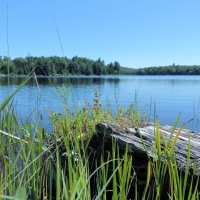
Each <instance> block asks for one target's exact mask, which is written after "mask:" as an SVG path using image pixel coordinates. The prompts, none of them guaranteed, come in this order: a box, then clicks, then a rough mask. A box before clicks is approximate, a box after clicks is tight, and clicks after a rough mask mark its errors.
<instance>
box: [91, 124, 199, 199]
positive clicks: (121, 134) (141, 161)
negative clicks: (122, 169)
mask: <svg viewBox="0 0 200 200" xmlns="http://www.w3.org/2000/svg"><path fill="white" fill-rule="evenodd" d="M172 128H173V127H170V126H160V127H159V130H160V132H161V134H163V136H164V138H165V140H166V142H168V141H169V138H170V135H171V132H172ZM155 129H156V128H155V126H154V124H148V125H147V126H144V127H139V128H136V127H121V126H120V125H119V124H116V123H113V122H110V121H103V122H101V123H99V124H97V125H96V132H97V134H96V135H94V136H93V138H92V139H91V142H90V145H89V146H90V147H91V148H92V149H93V150H94V151H95V150H96V157H98V155H99V156H100V155H101V152H102V151H104V152H112V140H113V138H114V139H115V141H116V142H117V144H118V145H119V149H120V151H121V152H122V154H123V152H124V150H125V148H126V145H127V144H128V148H129V151H130V154H131V155H132V156H133V162H132V165H133V168H134V171H135V173H136V175H137V186H138V192H139V193H140V194H142V193H143V189H144V187H145V184H146V174H147V164H148V157H147V153H146V151H145V149H144V145H143V143H142V140H141V136H142V139H143V141H144V143H145V145H146V148H147V150H148V154H149V155H150V157H151V158H153V157H154V156H155V153H154V143H155V142H154V141H155V138H154V133H155ZM177 131H178V129H175V131H174V134H173V135H172V141H173V140H174V137H175V136H176V133H177ZM189 135H190V165H189V167H190V168H191V169H192V168H193V167H194V163H195V165H196V171H195V174H194V172H193V170H191V171H190V178H189V179H190V180H191V177H193V180H194V179H197V177H198V175H199V172H200V133H197V132H193V131H189V130H186V129H183V130H182V131H181V134H180V136H179V137H178V140H177V142H176V145H175V148H174V152H175V156H176V160H177V165H178V168H179V169H180V171H182V172H183V174H184V171H185V169H186V166H187V154H188V142H189ZM161 141H162V139H161ZM161 146H162V147H163V144H162V142H161ZM105 158H106V156H105ZM163 161H164V158H163ZM112 170H113V169H112V167H111V168H110V172H111V173H112ZM195 177H196V178H195ZM166 181H168V180H166ZM133 184H134V181H133ZM189 184H190V183H189ZM166 187H168V186H167V184H166ZM198 188H199V187H198ZM199 189H200V188H199ZM166 190H167V189H166ZM131 191H134V186H133V188H132V189H131ZM131 196H134V195H131ZM165 197H166V199H168V195H167V193H166V196H165ZM163 199H165V198H164V197H163Z"/></svg>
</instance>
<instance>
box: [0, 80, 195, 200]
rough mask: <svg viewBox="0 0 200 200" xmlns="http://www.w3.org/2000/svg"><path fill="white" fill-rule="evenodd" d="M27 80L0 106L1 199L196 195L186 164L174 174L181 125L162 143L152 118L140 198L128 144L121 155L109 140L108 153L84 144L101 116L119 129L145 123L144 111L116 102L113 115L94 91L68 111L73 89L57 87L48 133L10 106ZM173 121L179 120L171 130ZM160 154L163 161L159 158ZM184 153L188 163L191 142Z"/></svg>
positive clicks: (145, 197)
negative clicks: (150, 150) (56, 104)
mask: <svg viewBox="0 0 200 200" xmlns="http://www.w3.org/2000/svg"><path fill="white" fill-rule="evenodd" d="M29 78H30V77H28V78H26V79H25V80H24V82H23V83H22V84H21V85H20V86H19V88H18V89H17V90H16V91H15V92H14V93H13V94H11V95H10V96H9V97H8V98H7V99H6V100H5V101H4V102H3V103H1V105H0V134H1V135H0V199H15V200H16V199H20V200H23V199H24V200H25V199H31V200H38V199H43V200H44V199H50V200H53V199H56V200H60V199H64V200H65V199H66V200H68V199H69V200H71V199H72V200H73V199H74V200H75V199H85V200H88V199H103V200H106V199H113V200H115V199H120V200H124V199H127V198H129V199H130V198H131V199H145V200H146V199H163V195H165V196H166V194H167V197H168V199H177V200H182V199H199V191H198V187H197V184H198V180H197V181H193V180H192V181H190V180H189V179H188V171H189V165H188V166H187V167H186V172H185V173H184V174H183V173H180V172H179V170H178V166H177V163H176V158H175V155H174V146H175V144H176V140H177V138H178V136H179V135H180V134H181V130H182V128H183V127H184V125H183V126H182V127H180V128H179V130H178V133H177V135H176V137H175V139H174V140H173V141H172V140H170V142H168V143H167V142H166V140H165V138H164V137H163V136H162V134H161V132H160V131H159V123H158V121H156V123H155V141H154V153H155V157H154V158H152V157H150V156H149V154H148V151H147V150H146V152H147V156H149V162H148V167H147V172H146V174H147V180H146V186H145V188H143V194H142V195H141V196H140V195H139V193H138V185H137V174H135V171H134V168H133V167H132V160H133V159H134V157H133V156H132V154H131V153H130V152H129V150H128V146H126V149H125V150H124V152H123V154H121V153H120V151H119V147H118V145H117V143H116V141H115V140H113V141H112V146H111V151H110V152H106V151H104V142H103V143H102V151H101V152H100V154H99V155H98V156H97V155H96V154H95V153H94V152H93V150H91V149H89V142H90V141H91V138H93V136H94V135H95V134H96V132H95V125H96V124H98V123H99V122H101V121H102V120H109V121H113V122H116V123H118V124H120V126H122V127H126V126H132V127H134V126H136V127H138V126H140V125H142V126H144V125H146V124H148V120H147V116H146V113H145V111H144V110H140V109H139V107H138V106H137V104H131V105H130V107H129V108H128V109H125V108H123V107H122V106H118V107H117V111H116V113H115V117H113V116H112V114H111V109H110V104H109V103H108V106H107V108H106V109H102V107H101V103H100V97H101V95H100V93H99V91H98V90H94V99H93V103H92V104H89V103H87V104H86V105H85V107H84V108H79V107H77V106H76V105H75V103H74V111H73V112H72V110H71V108H70V107H69V105H68V101H69V98H68V97H69V95H73V92H72V91H71V90H67V89H66V88H64V87H63V88H58V101H59V100H60V101H61V102H62V103H63V109H64V112H63V113H59V112H50V113H49V119H50V122H49V123H51V124H52V126H53V133H50V134H49V133H47V132H46V130H45V129H44V127H42V125H40V124H39V125H37V126H36V125H34V124H31V123H28V122H27V123H25V124H23V123H22V122H21V121H22V120H21V119H20V116H18V114H17V113H16V110H15V107H14V106H13V104H12V101H11V100H12V97H13V96H14V95H15V94H16V93H17V92H18V91H19V90H20V89H21V87H23V85H24V84H25V83H26V81H28V79H29ZM144 118H145V119H146V120H145V121H144V120H143V119H144ZM177 122H178V119H177V121H176V122H175V124H174V128H175V127H176V125H177ZM173 130H174V129H173ZM172 134H173V131H172ZM141 140H142V137H141ZM161 143H162V144H164V148H161ZM143 144H144V148H145V143H144V142H143ZM73 153H75V154H74V156H73V155H72V154H73ZM66 155H68V156H66ZM69 155H72V156H69ZM163 156H164V157H165V158H166V161H165V162H162V161H161V157H163ZM187 157H188V161H189V159H190V142H189V143H188V155H187ZM166 180H167V182H166ZM189 181H190V182H189ZM166 183H167V185H166ZM188 184H189V185H190V186H189V189H187V187H188ZM166 188H167V189H166ZM186 189H187V190H186ZM186 191H187V192H186ZM130 194H132V195H133V196H131V197H130Z"/></svg>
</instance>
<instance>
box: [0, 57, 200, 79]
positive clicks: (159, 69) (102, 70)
mask: <svg viewBox="0 0 200 200" xmlns="http://www.w3.org/2000/svg"><path fill="white" fill-rule="evenodd" d="M8 66H9V74H11V75H12V74H13V75H28V74H29V73H30V72H31V71H33V70H35V74H36V75H39V76H81V75H86V76H90V75H98V76H100V75H200V65H176V64H175V63H173V64H172V65H169V66H152V67H146V68H139V69H134V68H127V67H123V66H121V65H120V64H119V62H117V61H114V62H111V63H110V64H107V65H106V64H105V62H104V60H101V58H99V59H98V60H95V61H94V60H91V59H88V58H82V57H77V56H75V57H73V58H72V59H68V58H67V57H58V56H50V57H44V56H41V57H34V56H30V55H28V56H27V57H25V58H21V57H19V58H14V59H11V58H9V57H7V56H4V57H2V56H0V76H3V75H6V74H8Z"/></svg>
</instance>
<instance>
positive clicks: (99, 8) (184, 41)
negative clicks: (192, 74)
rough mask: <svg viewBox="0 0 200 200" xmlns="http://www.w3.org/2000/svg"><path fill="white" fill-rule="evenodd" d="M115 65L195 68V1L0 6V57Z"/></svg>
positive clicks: (199, 4)
mask: <svg viewBox="0 0 200 200" xmlns="http://www.w3.org/2000/svg"><path fill="white" fill-rule="evenodd" d="M7 2H8V12H9V17H8V18H9V26H8V30H9V31H8V38H9V40H8V42H9V55H10V57H11V58H12V59H13V58H15V57H25V56H27V55H28V54H30V55H32V56H53V55H57V56H63V53H62V49H61V46H60V43H59V37H58V33H57V29H56V26H55V22H54V17H53V14H52V11H51V8H52V10H53V13H54V16H55V19H56V24H57V28H58V31H59V35H60V39H61V43H62V47H63V50H64V56H66V57H68V58H72V57H73V56H76V55H77V56H79V57H86V58H90V59H93V60H97V59H98V58H101V59H102V60H104V61H105V63H106V64H108V63H110V62H114V61H115V60H116V61H118V62H119V63H120V65H121V66H124V67H130V68H141V67H149V66H164V65H172V63H175V64H179V65H183V64H186V65H195V64H196V65H197V64H200V12H199V8H200V1H199V0H196V1H195V0H190V1H189V0H32V1H31V0H26V1H25V0H8V1H1V6H0V27H1V28H0V55H1V56H4V55H7Z"/></svg>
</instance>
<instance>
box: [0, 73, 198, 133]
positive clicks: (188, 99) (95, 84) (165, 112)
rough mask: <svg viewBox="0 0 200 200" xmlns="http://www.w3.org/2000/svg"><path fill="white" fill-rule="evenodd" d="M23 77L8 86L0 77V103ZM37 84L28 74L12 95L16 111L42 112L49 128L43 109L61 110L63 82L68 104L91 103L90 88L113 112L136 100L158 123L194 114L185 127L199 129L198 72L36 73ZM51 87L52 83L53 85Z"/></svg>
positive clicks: (25, 116)
mask: <svg viewBox="0 0 200 200" xmlns="http://www.w3.org/2000/svg"><path fill="white" fill-rule="evenodd" d="M23 79H24V77H11V78H10V86H9V87H8V81H7V78H6V77H0V103H1V102H3V100H4V99H5V98H6V97H7V96H8V94H11V93H12V91H14V90H15V89H16V88H17V86H18V85H19V84H20V83H21V82H22V80H23ZM37 81H38V84H39V87H38V86H37V84H36V81H35V79H34V78H32V79H31V80H30V81H29V82H28V83H27V84H26V85H25V86H24V87H23V88H22V89H21V90H20V91H19V92H18V93H17V94H16V96H15V97H14V103H15V104H16V106H17V112H18V113H19V114H20V115H21V116H22V118H23V119H32V121H34V120H35V119H34V116H30V113H31V112H32V111H33V110H37V113H41V114H42V121H43V125H44V126H45V127H46V128H47V129H48V130H49V131H51V126H50V123H49V119H48V112H47V111H50V110H51V111H60V112H63V106H62V103H61V102H60V101H59V97H58V89H57V87H58V86H59V87H62V86H63V85H64V86H66V88H67V91H70V90H72V92H71V93H70V95H69V96H70V97H69V106H70V107H71V109H72V110H73V109H74V106H73V105H74V102H75V104H76V105H78V106H80V107H84V106H85V105H86V102H89V103H92V102H93V98H94V89H98V90H99V93H100V94H101V97H100V101H101V104H102V107H103V108H105V107H106V105H107V103H108V102H109V103H110V105H111V109H112V110H113V113H114V112H115V110H116V109H117V105H118V106H119V105H121V106H123V107H125V108H128V106H129V105H130V104H131V103H136V102H137V103H138V105H139V107H140V108H141V109H143V108H144V109H145V110H146V112H147V114H148V115H149V116H150V121H151V122H154V116H155V115H154V113H156V116H157V117H158V119H159V122H160V124H162V125H173V124H174V122H175V120H176V118H177V116H178V114H179V113H181V118H180V121H179V126H180V125H181V124H183V123H185V122H187V121H188V120H190V119H192V118H194V121H193V122H190V123H188V124H187V126H186V127H187V128H188V129H191V130H195V131H199V132H200V123H199V122H200V76H78V77H73V76H71V77H63V76H62V77H37ZM52 85H53V86H54V87H53V86H52ZM34 115H35V116H36V113H35V114H34Z"/></svg>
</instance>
